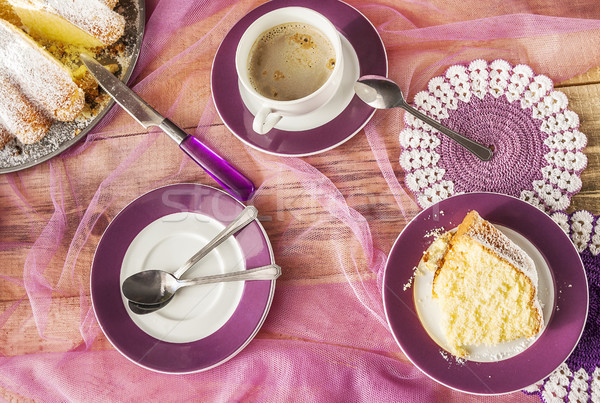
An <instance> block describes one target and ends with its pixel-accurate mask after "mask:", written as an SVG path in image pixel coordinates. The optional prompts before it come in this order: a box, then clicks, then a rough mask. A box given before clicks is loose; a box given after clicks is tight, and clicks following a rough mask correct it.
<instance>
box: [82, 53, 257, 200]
mask: <svg viewBox="0 0 600 403" xmlns="http://www.w3.org/2000/svg"><path fill="white" fill-rule="evenodd" d="M81 61H82V62H83V64H85V66H86V67H87V69H88V70H89V71H90V73H91V74H92V75H93V76H94V78H95V79H96V80H97V81H98V84H100V86H101V87H102V88H104V90H105V91H106V92H107V93H108V94H109V95H110V96H111V97H112V98H113V99H114V100H115V101H116V102H117V103H118V104H119V105H121V107H122V108H123V109H125V110H126V111H127V112H128V113H129V114H130V115H131V116H132V117H133V118H134V119H135V120H136V121H137V122H138V123H139V124H141V125H142V126H144V127H145V128H146V129H147V128H149V127H151V126H157V127H159V128H160V129H161V130H162V131H163V132H165V133H166V134H168V135H169V137H171V138H172V139H173V140H174V141H175V142H176V143H177V144H178V145H179V148H181V149H182V150H183V151H185V153H186V154H187V155H189V156H190V157H191V158H192V159H193V160H194V161H196V163H197V164H198V165H200V166H201V167H202V168H203V169H204V170H205V171H206V172H207V173H208V174H209V175H210V176H212V177H213V178H214V179H215V180H216V181H217V182H218V183H219V184H220V185H221V186H223V188H224V189H225V190H227V191H228V192H229V193H231V194H232V195H233V196H234V197H235V198H236V199H238V200H241V201H246V200H248V199H250V198H251V197H252V195H253V194H254V184H253V183H252V181H251V180H250V179H248V178H246V177H245V176H244V175H243V174H242V173H241V172H240V171H238V170H237V169H235V168H234V167H233V166H232V165H231V164H230V163H229V162H227V161H226V160H225V159H224V158H223V157H221V156H220V155H218V154H217V153H215V152H214V151H213V150H211V149H210V148H209V147H207V146H206V145H205V144H203V143H202V142H201V141H200V140H198V139H197V138H196V137H194V136H192V135H190V134H187V133H186V132H185V131H183V130H182V129H181V128H179V127H178V126H177V125H176V124H175V123H173V122H171V121H170V120H169V119H167V118H165V117H164V116H162V115H161V114H160V113H158V112H157V111H156V110H154V108H152V107H151V106H150V105H148V103H146V101H144V100H143V99H142V98H140V97H139V96H138V95H137V94H136V93H135V92H133V91H132V90H131V89H130V88H129V87H127V86H126V85H125V84H123V83H122V82H121V81H120V80H119V79H118V78H117V77H115V76H114V75H113V74H112V73H111V72H110V71H108V70H107V69H106V68H104V66H102V65H101V64H100V63H98V62H97V61H96V60H95V59H94V58H92V57H90V56H88V55H86V54H81Z"/></svg>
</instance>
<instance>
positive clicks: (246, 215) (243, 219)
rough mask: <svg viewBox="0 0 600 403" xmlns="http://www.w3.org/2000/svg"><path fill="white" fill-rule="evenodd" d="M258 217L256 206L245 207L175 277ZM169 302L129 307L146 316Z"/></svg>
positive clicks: (131, 305)
mask: <svg viewBox="0 0 600 403" xmlns="http://www.w3.org/2000/svg"><path fill="white" fill-rule="evenodd" d="M257 216H258V210H257V209H256V207H254V206H247V207H245V208H244V210H243V211H242V212H241V213H240V214H239V215H238V216H237V217H236V218H235V219H234V220H233V221H232V222H231V223H229V225H227V227H225V228H224V229H223V230H222V231H221V232H219V233H218V234H217V236H216V237H214V238H213V239H212V240H211V241H210V242H209V243H207V244H206V245H205V246H204V247H203V248H202V249H200V250H199V251H198V253H196V254H195V255H194V256H192V257H191V258H189V259H188V260H187V261H186V262H185V263H184V264H183V265H181V267H179V269H177V271H175V273H173V276H174V277H175V278H181V277H182V276H183V275H184V274H185V273H186V272H187V271H188V270H189V269H190V268H192V267H193V266H194V265H195V264H196V263H197V262H199V261H200V260H201V259H202V258H203V257H204V256H206V255H207V254H208V253H209V252H210V251H212V250H213V249H214V248H216V247H217V246H219V245H220V244H221V243H223V242H224V241H225V240H226V239H227V238H229V237H230V236H231V235H233V234H235V233H237V232H239V231H240V230H242V229H243V228H245V227H246V226H247V225H248V224H250V223H251V222H252V221H254V220H255V219H256V217H257ZM142 273H144V272H143V271H142V272H140V273H136V274H134V275H132V276H130V277H129V278H132V277H134V278H135V277H136V276H141V277H143V276H144V275H143V274H142ZM129 278H128V279H129ZM126 281H127V280H126ZM169 302H170V299H167V300H165V301H163V302H161V303H160V304H155V305H141V304H138V303H136V302H134V301H132V300H131V299H130V301H129V303H128V305H129V309H130V310H131V311H132V312H133V313H136V314H138V315H144V314H147V313H151V312H154V311H156V310H158V309H161V308H163V307H164V306H165V305H167V304H168V303H169Z"/></svg>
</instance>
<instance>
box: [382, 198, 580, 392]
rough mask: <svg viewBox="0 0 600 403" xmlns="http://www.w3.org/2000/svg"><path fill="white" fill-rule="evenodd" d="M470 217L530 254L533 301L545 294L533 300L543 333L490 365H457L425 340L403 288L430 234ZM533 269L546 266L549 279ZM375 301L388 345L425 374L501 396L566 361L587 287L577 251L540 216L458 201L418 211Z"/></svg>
mask: <svg viewBox="0 0 600 403" xmlns="http://www.w3.org/2000/svg"><path fill="white" fill-rule="evenodd" d="M470 210H477V211H478V212H479V213H480V215H481V216H482V217H483V218H485V219H486V220H489V221H490V222H492V223H493V224H495V225H498V226H499V228H500V229H501V230H503V232H504V231H506V233H507V235H509V237H511V238H513V239H514V240H517V242H518V244H520V245H521V246H525V247H526V248H529V247H530V248H534V249H531V250H527V249H526V251H527V252H528V253H531V254H534V256H533V258H534V260H535V261H536V268H537V269H538V273H540V274H541V275H540V293H541V294H543V293H546V296H545V297H543V296H541V298H542V299H544V298H546V299H547V300H550V301H546V304H545V305H546V306H544V308H543V309H544V315H545V318H544V319H545V322H546V328H545V329H544V331H543V332H542V333H541V335H540V336H539V337H538V338H537V340H535V341H534V342H533V343H532V344H531V345H530V346H525V347H526V348H525V349H522V350H520V352H519V353H517V354H516V355H512V356H511V355H510V354H509V355H502V354H499V355H498V357H499V360H497V361H496V360H480V361H473V360H458V359H455V357H454V356H452V355H451V354H450V353H448V352H447V351H445V350H444V349H443V348H442V347H440V345H439V344H438V342H436V341H435V340H434V339H435V335H433V337H432V335H431V333H430V332H428V329H427V328H428V327H431V326H432V324H431V321H429V323H428V320H429V319H428V318H427V315H428V312H427V311H426V310H423V309H422V306H419V305H421V304H422V301H419V299H418V297H417V295H418V292H419V291H418V290H416V289H413V286H414V285H413V286H410V284H411V282H412V280H413V276H415V267H416V266H417V264H418V263H419V261H420V259H421V257H422V255H423V252H424V251H425V250H426V249H427V248H428V246H429V244H430V243H431V242H433V240H434V238H435V237H434V236H432V234H436V233H439V232H440V231H443V230H450V229H452V228H454V227H456V226H457V225H458V224H460V222H461V221H462V219H463V218H464V216H465V215H466V214H467V212H468V211H470ZM528 245H529V246H528ZM540 259H542V260H543V262H540ZM538 264H540V265H541V266H544V265H547V269H548V272H549V273H547V274H544V273H543V272H544V270H545V269H544V267H537V266H538ZM548 274H549V275H548ZM543 288H546V291H545V292H542V289H543ZM383 301H384V308H385V313H386V317H387V320H388V323H389V325H390V329H391V331H392V334H393V336H394V338H395V339H396V341H397V343H398V344H399V346H400V348H401V349H402V351H403V352H404V354H405V355H406V356H407V357H408V358H409V359H410V360H411V361H412V362H413V363H414V364H415V365H416V366H417V367H418V368H419V369H420V370H422V371H423V372H424V373H425V374H427V375H428V376H430V377H431V378H433V379H434V380H436V381H437V382H439V383H441V384H444V385H446V386H448V387H451V388H453V389H456V390H460V391H463V392H467V393H474V394H503V393H510V392H514V391H518V390H521V389H523V388H525V387H527V386H530V385H532V384H534V383H536V382H538V381H540V380H542V379H544V378H545V377H546V376H548V375H549V374H550V373H552V371H554V370H555V369H556V368H557V367H558V366H559V365H560V364H562V363H563V362H564V361H565V360H566V359H567V358H568V356H569V355H570V354H571V352H572V351H573V349H574V348H575V346H576V345H577V342H578V341H579V338H580V336H581V334H582V332H583V328H584V326H585V321H586V318H587V312H588V286H587V279H586V275H585V270H584V267H583V263H582V262H581V258H580V257H579V254H578V253H577V250H576V249H575V247H574V246H573V244H572V243H571V240H570V239H569V237H568V236H567V235H566V234H565V233H564V232H563V230H562V229H561V228H560V227H559V226H558V224H556V223H555V222H554V221H553V220H552V219H551V218H550V217H549V216H548V215H546V214H545V213H543V212H542V211H541V210H539V209H537V208H536V207H533V206H532V205H530V204H528V203H526V202H524V201H522V200H520V199H517V198H514V197H512V196H506V195H501V194H496V193H466V194H461V195H457V196H453V197H450V198H448V199H445V200H443V201H441V202H439V203H437V204H434V205H432V206H431V207H429V208H427V209H425V210H423V211H422V212H421V213H419V215H417V216H416V217H415V218H414V219H413V220H412V221H411V222H410V223H409V224H408V225H407V226H406V227H405V228H404V230H403V231H402V233H401V234H400V235H399V237H398V239H397V240H396V242H395V243H394V246H393V247H392V250H391V251H390V255H389V257H388V261H387V264H386V268H385V274H384V280H383ZM549 303H550V305H551V306H548V304H549ZM419 315H421V316H419ZM422 317H424V318H422ZM442 343H443V342H440V344H442ZM485 361H487V362H485Z"/></svg>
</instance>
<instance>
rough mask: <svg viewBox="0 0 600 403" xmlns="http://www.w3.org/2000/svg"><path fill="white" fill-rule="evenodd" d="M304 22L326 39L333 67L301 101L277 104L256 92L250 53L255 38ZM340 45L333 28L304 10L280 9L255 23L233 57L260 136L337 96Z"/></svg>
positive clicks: (313, 13)
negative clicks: (254, 110) (255, 108)
mask: <svg viewBox="0 0 600 403" xmlns="http://www.w3.org/2000/svg"><path fill="white" fill-rule="evenodd" d="M294 22H297V23H304V24H308V25H312V26H313V27H315V28H317V29H318V30H319V31H320V32H321V33H323V35H324V36H325V37H326V38H327V39H328V40H329V42H330V43H331V45H332V46H333V50H334V52H335V66H334V68H333V70H332V72H331V75H330V76H329V78H328V79H327V81H325V83H324V84H323V85H322V86H321V87H319V88H318V89H317V90H316V91H314V92H312V93H310V94H308V95H307V96H305V97H303V98H298V99H293V100H289V101H279V100H274V99H270V98H267V97H265V96H263V95H261V94H260V93H258V92H257V91H256V90H255V89H254V87H253V86H252V84H251V83H250V78H249V74H248V59H249V56H250V51H251V50H252V46H253V45H254V43H255V41H256V39H257V38H259V37H260V36H261V35H262V34H263V33H264V32H266V31H268V30H270V29H271V28H273V27H276V26H278V25H281V24H286V23H294ZM343 60H344V59H343V56H342V42H341V39H340V34H339V33H338V31H337V29H336V28H335V26H334V25H333V24H332V23H331V22H330V21H329V20H328V19H327V18H326V17H324V16H323V15H322V14H320V13H318V12H316V11H314V10H312V9H310V8H306V7H283V8H279V9H277V10H273V11H271V12H269V13H267V14H264V15H263V16H261V17H260V18H258V19H257V20H256V21H254V22H253V23H252V24H251V25H250V26H249V27H248V29H246V31H245V32H244V34H243V35H242V37H241V39H240V41H239V43H238V47H237V50H236V54H235V67H236V70H237V74H238V78H239V81H240V83H241V85H242V86H243V88H244V90H245V92H246V93H247V95H248V96H249V97H251V98H253V101H254V103H256V104H259V105H260V108H259V110H258V112H257V113H256V115H255V116H254V121H253V123H252V129H253V130H254V131H255V132H256V133H259V134H265V133H267V132H268V131H269V130H271V129H272V128H273V127H274V126H275V125H276V124H277V123H278V122H279V121H280V120H281V118H283V117H284V116H300V115H304V114H306V113H309V112H312V111H314V110H316V109H318V108H319V107H321V106H323V105H325V104H326V103H327V102H328V101H329V100H330V99H331V98H332V97H333V96H334V95H335V93H336V91H337V89H338V88H339V86H340V84H341V81H342V76H343V68H344V66H343Z"/></svg>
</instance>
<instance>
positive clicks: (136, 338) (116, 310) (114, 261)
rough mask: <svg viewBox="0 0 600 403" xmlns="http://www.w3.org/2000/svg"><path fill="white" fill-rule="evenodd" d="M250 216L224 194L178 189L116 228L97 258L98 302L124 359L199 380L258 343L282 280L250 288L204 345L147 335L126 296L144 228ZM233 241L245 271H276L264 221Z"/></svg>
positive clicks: (147, 200)
mask: <svg viewBox="0 0 600 403" xmlns="http://www.w3.org/2000/svg"><path fill="white" fill-rule="evenodd" d="M243 209H244V205H243V204H242V203H240V202H239V201H237V200H235V199H234V198H233V197H231V196H230V195H228V194H227V193H225V192H223V191H221V190H218V189H215V188H212V187H209V186H204V185H197V184H177V185H171V186H166V187H162V188H159V189H155V190H153V191H150V192H148V193H146V194H144V195H142V196H140V197H139V198H137V199H136V200H134V201H133V202H132V203H130V204H129V205H127V206H126V207H125V208H124V209H123V210H122V211H121V212H120V213H119V214H118V215H117V216H116V217H115V218H114V219H113V220H112V222H111V223H110V225H109V226H108V227H107V229H106V231H105V232H104V234H103V235H102V239H101V240H100V242H99V244H98V247H97V249H96V254H95V256H94V261H93V264H92V270H91V280H90V282H91V298H92V304H93V308H94V312H95V314H96V318H97V319H98V323H99V324H100V327H101V328H102V331H103V332H104V334H105V335H106V337H107V338H108V340H109V341H110V342H111V343H112V344H113V346H114V347H115V348H116V349H117V350H118V351H119V352H121V353H122V354H123V355H124V356H125V357H127V358H128V359H130V360H131V361H133V362H134V363H136V364H138V365H140V366H142V367H145V368H147V369H150V370H154V371H158V372H165V373H190V372H198V371H203V370H207V369H210V368H213V367H215V366H217V365H219V364H222V363H223V362H225V361H227V360H229V359H230V358H232V357H233V356H235V355H236V354H237V353H239V352H240V351H241V350H242V349H243V348H244V347H245V346H246V345H247V344H248V343H249V342H250V341H251V340H252V339H253V338H254V336H255V335H256V333H257V332H258V330H259V329H260V327H261V325H262V324H263V322H264V320H265V318H266V316H267V313H268V311H269V308H270V306H271V302H272V300H273V294H274V291H275V280H273V281H247V282H245V283H244V284H243V286H242V287H243V289H242V291H241V292H240V298H239V303H237V306H235V307H234V310H233V311H232V312H231V314H230V316H229V319H228V320H227V321H226V322H225V323H224V324H222V325H219V326H220V327H219V328H218V329H216V331H214V332H211V333H210V334H208V335H206V336H205V337H202V338H200V339H198V340H192V341H185V342H172V341H165V340H161V339H158V338H156V337H153V336H151V335H149V334H148V333H147V332H146V331H144V330H142V329H141V328H140V327H139V326H138V325H136V323H135V322H134V321H133V320H132V317H131V316H130V313H129V311H128V309H127V308H126V305H125V303H124V299H123V297H122V294H121V281H122V279H121V274H122V273H121V271H122V267H123V262H124V259H125V257H126V255H127V253H128V249H129V248H130V246H131V245H132V242H134V240H135V239H136V237H138V235H139V234H140V233H142V232H143V231H144V230H145V228H148V227H150V226H151V224H153V223H157V222H158V221H159V220H161V219H162V218H164V217H176V216H177V214H182V213H190V216H191V217H192V219H194V220H196V219H197V218H195V217H208V218H210V221H211V222H219V223H220V224H222V226H225V225H227V224H229V222H231V221H232V220H233V219H234V218H235V217H236V216H237V215H238V214H239V213H240V212H241V211H242V210H243ZM175 224H177V223H175ZM170 238H173V237H172V236H170ZM167 241H168V240H167ZM176 241H177V242H179V241H178V240H177V239H176ZM230 241H231V242H235V244H236V245H237V246H236V247H237V248H239V250H240V253H241V256H242V259H243V261H242V262H240V266H242V267H245V268H253V267H259V266H264V265H268V264H271V263H274V258H273V252H272V249H271V244H270V242H269V239H268V237H267V234H266V232H265V231H264V229H263V227H262V225H261V224H260V223H259V222H258V220H256V221H254V222H253V223H251V224H250V225H248V226H247V227H245V228H244V229H243V230H242V231H240V232H239V233H238V234H237V235H236V236H235V241H233V240H229V241H227V242H230ZM223 245H225V244H223ZM200 246H201V245H200ZM195 247H196V248H198V245H196V246H195ZM215 252H216V251H214V252H211V253H212V254H214V253H215ZM209 257H210V255H209V256H207V258H209ZM175 298H177V296H176V297H175ZM172 304H175V301H173V302H172ZM170 305H171V304H170ZM168 308H169V307H166V308H163V309H164V310H166V309H168ZM156 314H157V313H153V314H150V315H156ZM150 315H145V316H146V317H149V316H150ZM197 326H203V324H202V323H198V324H197Z"/></svg>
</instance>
